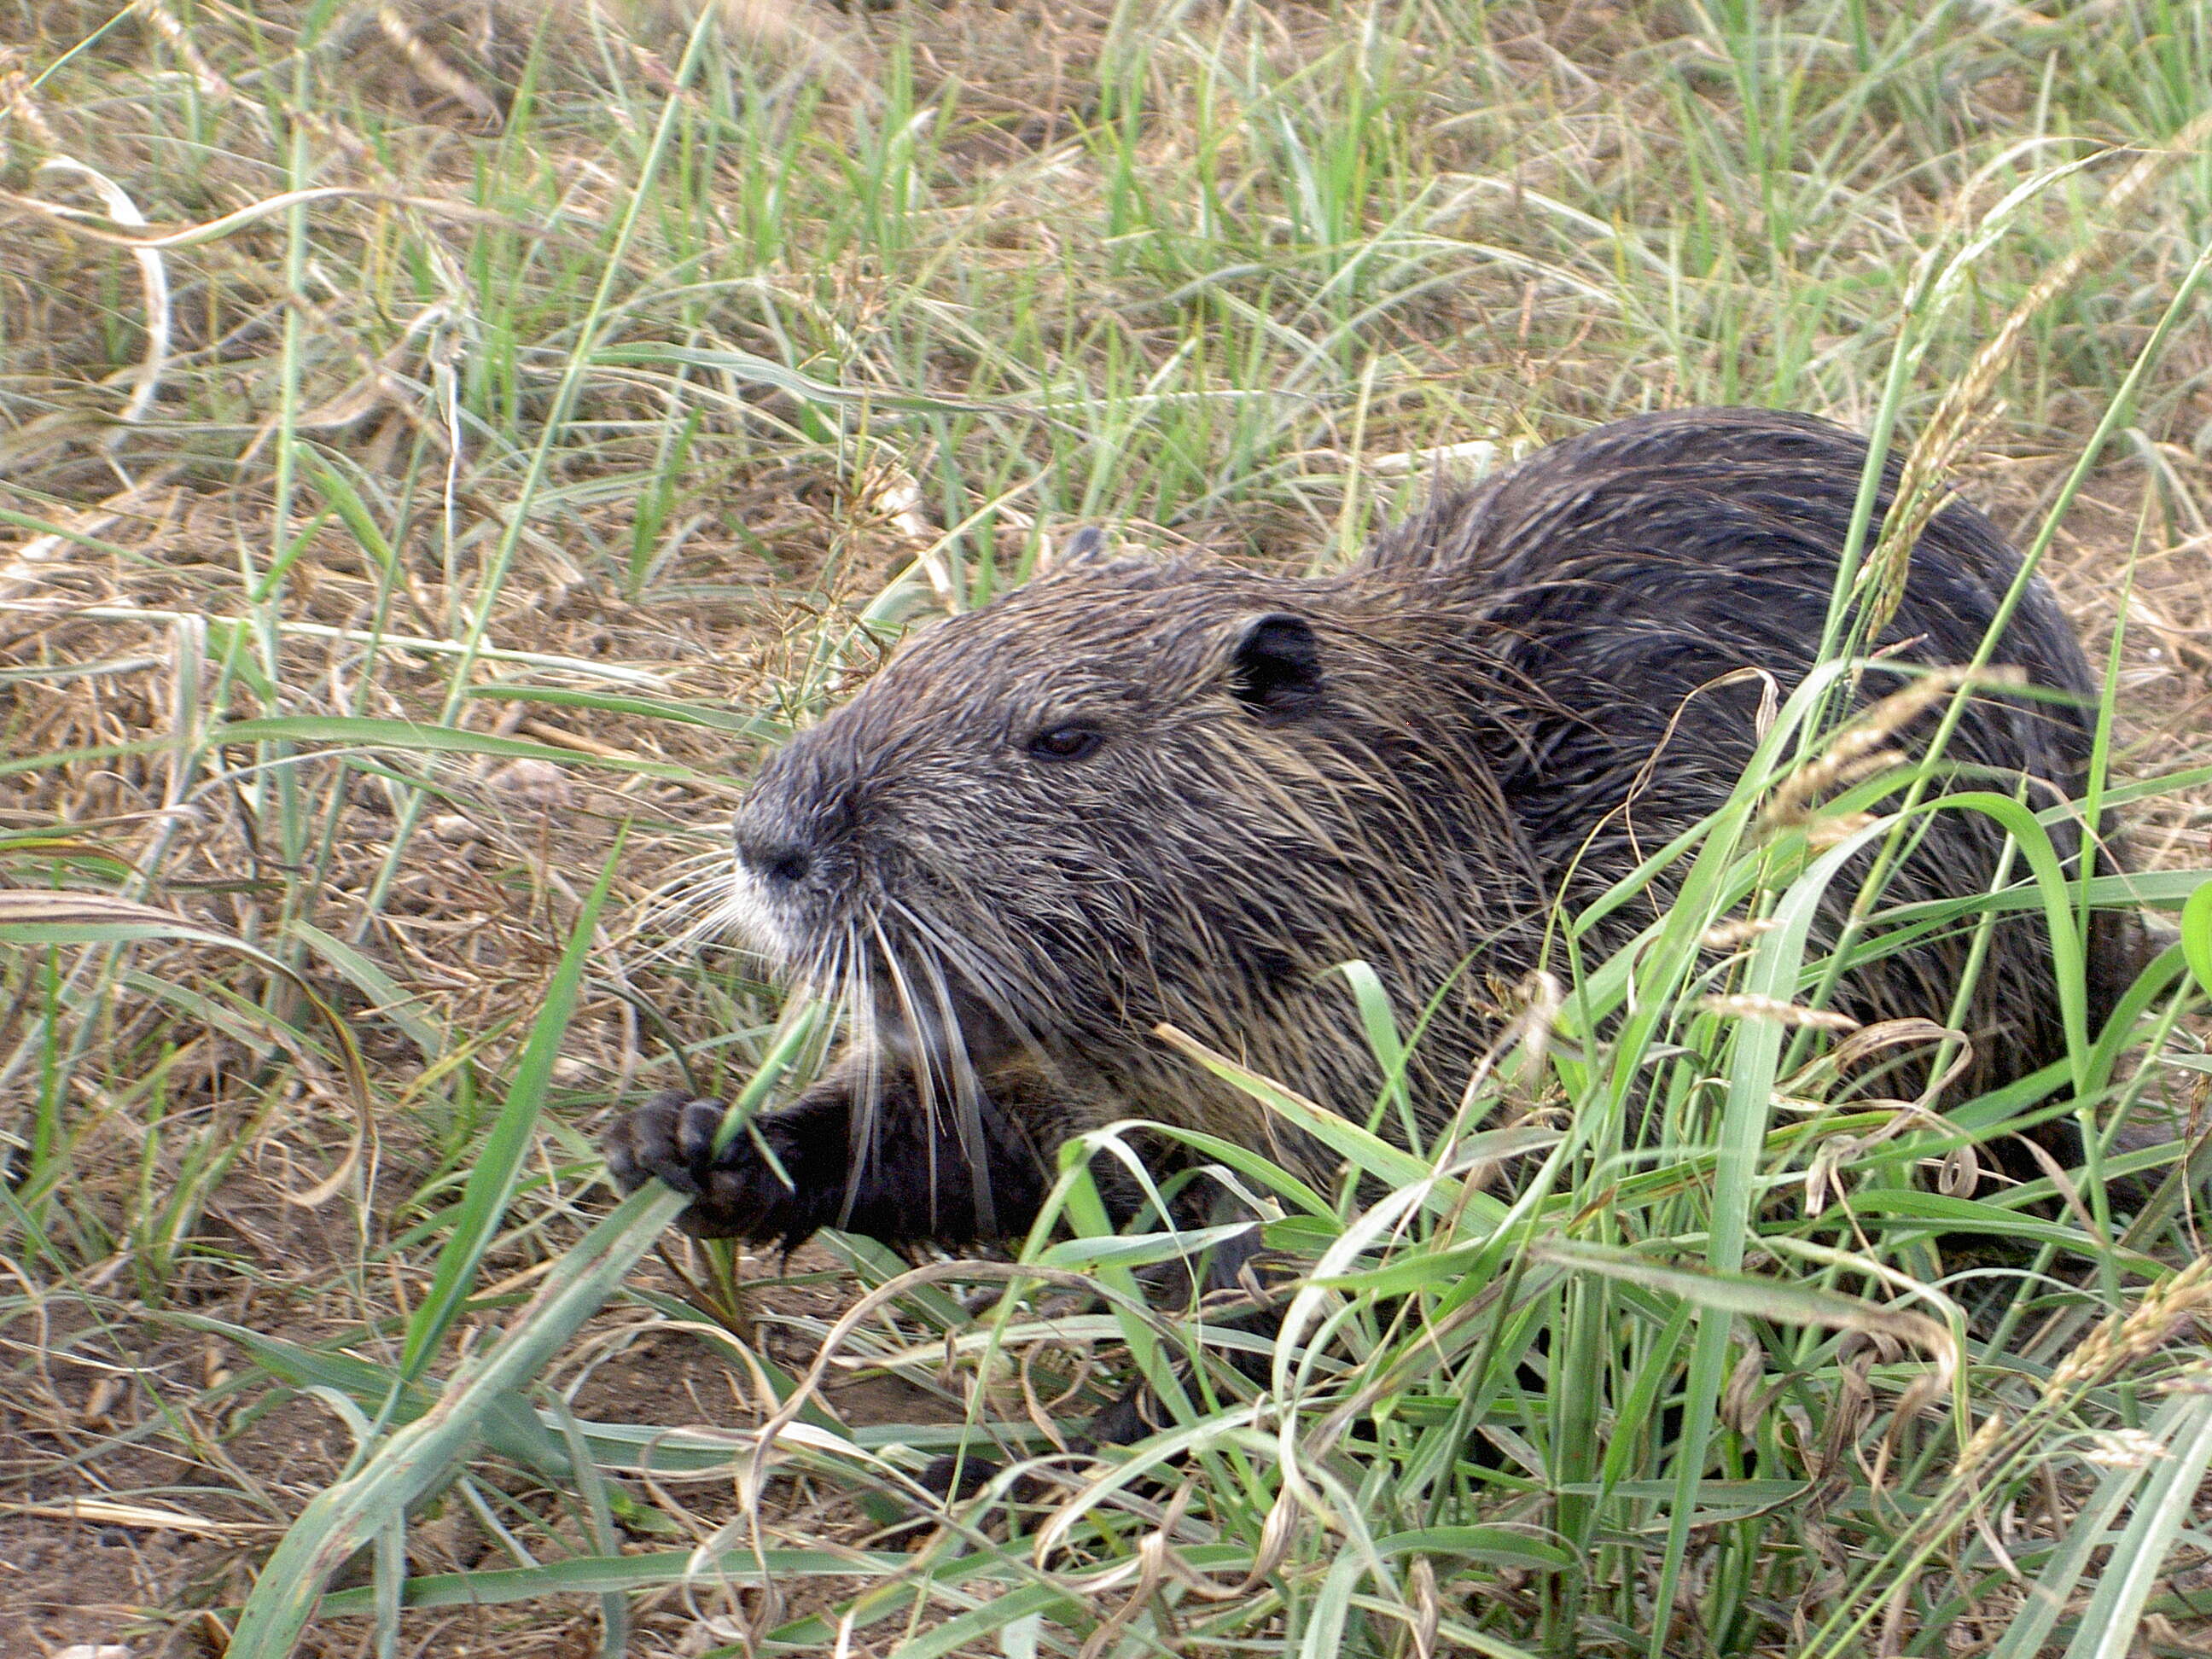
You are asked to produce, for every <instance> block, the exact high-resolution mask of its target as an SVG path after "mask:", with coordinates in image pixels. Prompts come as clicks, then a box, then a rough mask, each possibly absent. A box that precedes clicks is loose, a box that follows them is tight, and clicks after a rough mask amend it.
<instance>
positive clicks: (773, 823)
mask: <svg viewBox="0 0 2212 1659" xmlns="http://www.w3.org/2000/svg"><path fill="white" fill-rule="evenodd" d="M1347 592H1348V590H1347V589H1346V586H1345V585H1344V584H1343V583H1341V582H1338V581H1311V582H1301V581H1287V580H1270V579H1267V578H1265V577H1261V576H1258V575H1255V574H1251V573H1249V572H1245V571H1241V570H1237V569H1233V568H1225V567H1218V566H1212V565H1207V564H1202V563H1198V562H1190V561H1178V562H1166V563H1149V562H1133V561H1127V560H1109V559H1101V558H1091V559H1086V560H1082V561H1079V562H1075V563H1073V565H1071V566H1068V567H1066V568H1061V569H1059V570H1056V571H1054V573H1052V574H1048V575H1046V576H1043V577H1041V578H1039V579H1038V580H1035V581H1033V582H1031V583H1030V584H1029V585H1028V586H1024V587H1023V588H1021V589H1019V590H1018V591H1016V592H1012V593H1011V594H1009V595H1007V596H1006V597H1005V598H1003V599H1000V600H998V601H997V602H995V603H994V604H992V605H987V606H986V607H985V608H983V609H982V610H980V611H975V612H972V613H969V614H968V615H964V616H961V617H954V618H951V619H950V620H948V621H946V622H944V623H939V624H938V625H937V626H935V627H934V628H932V629H928V630H927V631H926V632H925V633H923V634H922V635H920V636H919V637H918V638H916V639H915V641H913V642H912V643H911V644H909V645H908V647H906V648H905V649H903V650H902V651H901V652H900V653H897V654H896V656H895V657H894V658H893V659H892V660H891V661H890V663H889V664H888V665H886V666H885V667H884V669H883V670H882V671H879V672H878V674H877V675H876V676H875V677H874V678H872V679H871V680H870V681H869V683H868V684H866V686H865V687H863V688H862V689H861V690H860V693H859V694H858V695H857V696H854V698H853V700H852V701H851V702H849V703H848V704H847V705H846V706H845V707H844V708H841V709H840V710H838V711H837V712H836V713H835V714H832V715H830V716H829V718H828V719H826V720H823V722H822V723H821V724H820V725H819V726H815V727H814V728H812V729H811V730H810V731H808V732H805V733H803V734H802V735H800V736H799V737H798V738H794V739H793V741H792V742H791V743H789V744H787V745H786V746H785V747H784V748H783V749H782V750H780V751H779V752H778V753H776V754H775V756H774V757H771V759H770V760H769V763H767V765H766V766H765V767H764V768H763V770H762V772H761V774H760V775H759V778H758V780H757V782H756V784H755V785H754V787H753V789H752V792H751V793H750V795H749V797H748V798H747V800H746V802H745V804H744V807H743V809H742V810H741V811H740V812H739V813H738V818H737V822H736V826H735V845H736V852H737V871H736V878H735V889H736V902H735V904H734V906H733V909H734V911H735V912H736V914H738V915H739V916H740V918H741V919H742V921H744V924H745V925H746V927H747V929H748V931H749V932H750V933H752V934H753V936H754V938H755V939H756V941H757V943H758V944H760V945H762V946H763V948H764V949H765V950H767V951H769V954H771V955H772V956H773V957H776V958H777V959H778V960H779V961H780V963H781V965H782V966H783V967H784V968H785V969H786V970H787V971H788V972H789V973H790V974H791V975H793V977H794V978H795V979H797V980H799V981H803V982H805V983H807V984H809V985H811V987H814V988H816V989H817V990H820V991H822V992H823V993H826V994H832V995H836V996H840V997H842V999H843V1000H844V1001H845V1002H846V1004H847V1006H848V1010H849V1012H851V1014H852V1016H853V1018H854V1027H855V1035H856V1037H857V1039H858V1040H859V1041H860V1042H862V1043H863V1044H866V1045H868V1046H870V1047H872V1048H877V1049H879V1050H883V1051H887V1052H889V1053H891V1054H896V1056H898V1057H899V1058H901V1059H902V1060H905V1061H907V1062H908V1063H909V1064H912V1063H927V1064H929V1065H930V1066H932V1067H933V1069H935V1070H937V1071H939V1073H940V1075H945V1076H948V1077H950V1076H951V1075H952V1074H953V1073H957V1072H958V1071H959V1070H960V1069H961V1068H964V1067H969V1066H972V1067H974V1068H975V1069H976V1070H977V1071H985V1070H987V1069H988V1068H989V1067H990V1066H992V1065H994V1063H996V1062H997V1061H999V1060H1001V1059H1004V1058H1006V1057H1008V1056H1010V1055H1011V1054H1013V1053H1015V1052H1016V1051H1032V1052H1035V1053H1037V1054H1042V1055H1044V1056H1045V1057H1047V1058H1048V1059H1049V1060H1052V1061H1054V1063H1055V1064H1057V1065H1060V1066H1086V1067H1089V1068H1091V1069H1092V1070H1094V1071H1103V1072H1104V1073H1108V1074H1109V1075H1113V1074H1115V1073H1124V1074H1126V1073H1127V1071H1128V1070H1129V1068H1130V1066H1131V1065H1133V1063H1134V1061H1133V1056H1134V1055H1135V1054H1138V1053H1139V1052H1141V1051H1146V1050H1149V1049H1151V1048H1152V1040H1151V1036H1150V1033H1151V1031H1152V1027H1153V1026H1154V1024H1157V1023H1158V1022H1159V1021H1162V1020H1168V1021H1172V1022H1174V1023H1176V1024H1181V1025H1184V1026H1186V1027H1187V1028H1189V1029H1193V1030H1197V1031H1200V1033H1202V1034H1205V1035H1206V1036H1209V1037H1211V1038H1212V1039H1214V1040H1217V1041H1231V1042H1237V1044H1239V1045H1240V1046H1241V1047H1242V1048H1243V1050H1244V1051H1245V1052H1246V1053H1248V1054H1252V1055H1253V1057H1254V1058H1255V1060H1257V1059H1259V1058H1261V1055H1262V1054H1265V1053H1266V1052H1267V1050H1268V1048H1270V1046H1271V1045H1270V1043H1269V1042H1268V1041H1267V1036H1268V1033H1269V1032H1270V1031H1271V1030H1273V1031H1278V1032H1279V1033H1280V1032H1281V1031H1282V1028H1285V1027H1286V1026H1290V1025H1295V1024H1297V1021H1296V1020H1295V1019H1289V1020H1286V1018H1285V1012H1284V1009H1285V1005H1286V1004H1288V1003H1290V1002H1292V1001H1296V1000H1310V998H1311V997H1312V996H1313V994H1314V987H1315V980H1316V975H1320V974H1321V973H1322V972H1323V971H1324V970H1326V969H1328V968H1329V967H1331V966H1333V965H1334V964H1335V963H1338V962H1340V961H1343V960H1345V959H1346V958H1348V957H1365V958H1367V959H1369V960H1370V961H1374V962H1376V963H1377V965H1378V966H1383V965H1386V963H1388V962H1389V959H1390V958H1391V957H1394V956H1396V957H1410V956H1411V955H1413V954H1418V955H1419V957H1420V960H1421V962H1422V963H1423V964H1424V965H1425V967H1433V966H1435V964H1436V963H1437V960H1438V959H1439V958H1438V951H1437V949H1427V950H1425V951H1419V952H1418V953H1416V952H1412V951H1408V950H1407V948H1406V947H1407V939H1408V938H1409V937H1415V936H1418V938H1419V940H1420V941H1421V942H1423V943H1425V944H1426V945H1438V944H1439V941H1438V940H1437V938H1436V935H1437V933H1439V932H1440V931H1442V930H1443V929H1445V928H1447V927H1449V923H1448V922H1446V921H1441V920H1439V919H1438V917H1439V916H1440V915H1443V913H1444V912H1443V907H1445V906H1449V905H1450V904H1452V903H1454V902H1456V901H1458V900H1459V899H1461V898H1463V896H1464V895H1465V891H1466V887H1467V884H1466V880H1465V878H1464V877H1465V872H1464V864H1465V860H1463V859H1461V858H1460V857H1459V854H1460V852H1461V851H1462V848H1460V847H1459V846H1458V845H1456V843H1458V842H1462V840H1464V838H1463V837H1461V836H1456V835H1450V836H1447V835H1445V834H1443V833H1442V832H1441V831H1440V829H1439V826H1438V824H1437V821H1436V810H1435V809H1436V806H1437V801H1438V800H1439V799H1443V798H1444V797H1448V796H1452V797H1456V802H1457V804H1456V805H1455V806H1453V808H1452V811H1455V812H1458V813H1463V812H1464V811H1465V810H1466V808H1467V805H1468V799H1469V795H1470V791H1472V793H1474V794H1477V795H1479V794H1480V793H1483V792H1482V791H1481V789H1480V787H1479V785H1478V784H1476V783H1474V781H1471V780H1469V779H1468V778H1467V777H1464V776H1462V775H1457V774H1458V772H1460V771H1462V770H1463V769H1464V767H1465V764H1466V747H1467V746H1466V744H1465V743H1464V742H1463V741H1460V742H1456V743H1455V742H1452V741H1449V740H1441V741H1439V740H1436V739H1437V734H1436V733H1434V732H1426V731H1424V730H1422V729H1420V726H1421V721H1420V720H1419V719H1416V718H1413V717H1412V716H1410V715H1408V714H1407V711H1406V709H1405V708H1398V707H1395V706H1394V705H1395V704H1399V703H1403V704H1407V705H1408V706H1410V707H1413V708H1425V709H1428V710H1431V711H1434V710H1436V709H1437V708H1443V707H1447V706H1449V703H1450V702H1451V701H1452V700H1451V698H1450V697H1449V695H1448V694H1440V689H1439V688H1438V687H1437V686H1436V685H1435V684H1433V683H1431V684H1426V685H1424V686H1420V687H1416V688H1413V692H1412V695H1411V696H1408V695H1407V690H1408V688H1407V678H1408V671H1407V666H1406V665H1404V664H1403V663H1401V662H1399V661H1397V660H1396V659H1395V655H1394V652H1393V649H1392V647H1391V644H1390V638H1389V629H1388V627H1387V626H1384V625H1381V624H1379V623H1378V622H1377V619H1376V617H1374V616H1372V615H1368V616H1364V617H1363V616H1362V615H1360V614H1358V613H1359V611H1360V607H1359V606H1358V605H1357V604H1356V603H1355V604H1350V605H1347V603H1346V600H1347ZM1434 654H1435V653H1430V655H1431V658H1433V656H1434ZM1427 667H1428V670H1429V673H1430V677H1431V681H1432V679H1433V674H1434V662H1433V661H1431V662H1429V663H1428V664H1427ZM1415 678H1418V676H1415ZM1476 839H1478V840H1479V839H1480V837H1478V838H1476ZM1447 842H1452V843H1455V844H1454V845H1452V846H1449V847H1448V846H1447V845H1446V843H1447ZM1409 917H1411V918H1412V919H1413V925H1412V933H1411V934H1410V935H1409V933H1408V932H1407V926H1406V924H1407V920H1408V918H1409ZM1442 945H1443V956H1442V957H1441V960H1442V963H1443V965H1442V967H1441V968H1440V969H1437V971H1438V972H1439V973H1440V974H1442V973H1448V972H1449V969H1450V966H1451V960H1452V956H1453V954H1454V953H1455V951H1457V950H1458V949H1459V948H1460V947H1459V946H1458V945H1457V943H1456V940H1449V941H1443V942H1442ZM1434 988H1435V981H1431V983H1430V984H1428V985H1426V986H1424V987H1420V989H1421V990H1422V991H1424V992H1425V991H1428V990H1433V989H1434ZM1340 995H1341V994H1340ZM1349 1009H1350V1004H1349V1000H1348V999H1346V1012H1349ZM1288 1035H1289V1036H1291V1037H1292V1038H1293V1039H1294V1040H1295V1043H1307V1044H1310V1043H1311V1042H1313V1041H1314V1040H1315V1037H1314V1034H1313V1033H1312V1032H1310V1031H1292V1032H1289V1033H1288ZM1274 1046H1279V1045H1274ZM1294 1046H1295V1045H1294Z"/></svg>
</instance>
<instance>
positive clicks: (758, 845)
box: [737, 829, 814, 886]
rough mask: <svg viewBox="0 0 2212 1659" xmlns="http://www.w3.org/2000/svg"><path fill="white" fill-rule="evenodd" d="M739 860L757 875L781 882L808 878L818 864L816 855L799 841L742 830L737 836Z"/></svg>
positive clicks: (797, 881)
mask: <svg viewBox="0 0 2212 1659" xmlns="http://www.w3.org/2000/svg"><path fill="white" fill-rule="evenodd" d="M737 844H738V862H739V863H740V864H742V865H744V866H745V867H746V868H747V869H748V870H750V871H751V872H753V873H754V874H755V875H757V876H759V877H761V878H763V879H764V880H767V881H772V882H775V883H776V884H778V885H780V886H796V885H797V884H799V883H800V882H802V881H805V879H806V878H807V875H808V873H809V872H811V871H812V870H813V868H814V855H813V854H811V853H810V852H808V851H807V850H806V848H805V847H804V846H803V845H801V844H800V843H799V842H795V841H790V840H787V839H785V838H784V837H782V836H764V835H759V834H755V833H749V832H747V831H745V830H743V829H740V830H739V831H738V836H737Z"/></svg>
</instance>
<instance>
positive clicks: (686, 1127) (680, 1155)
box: [603, 1089, 763, 1238]
mask: <svg viewBox="0 0 2212 1659" xmlns="http://www.w3.org/2000/svg"><path fill="white" fill-rule="evenodd" d="M723 1110H724V1108H723V1106H722V1103H720V1101H715V1100H696V1099H694V1098H693V1097H690V1095H687V1094H685V1093H684V1091H681V1090H675V1089H671V1090H668V1091H664V1092H663V1093H660V1094H657V1095H655V1096H653V1097H652V1098H651V1099H650V1100H647V1102H646V1103H644V1104H643V1105H642V1106H640V1107H639V1108H637V1109H636V1110H635V1111H633V1112H629V1113H626V1114H625V1115H623V1116H622V1117H620V1118H618V1119H617V1120H616V1121H615V1123H614V1124H613V1126H612V1127H610V1128H609V1129H608V1131H607V1133H606V1136H605V1140H604V1142H603V1145H604V1148H605V1152H606V1158H607V1172H608V1173H609V1174H610V1175H611V1176H614V1178H615V1182H616V1184H617V1185H618V1186H620V1187H621V1188H622V1189H623V1191H624V1192H625V1193H634V1192H635V1191H636V1190H637V1189H638V1188H641V1187H642V1186H644V1185H645V1183H646V1182H648V1181H651V1180H653V1179H655V1178H656V1177H657V1178H658V1179H659V1180H661V1181H664V1182H666V1183H667V1184H668V1185H669V1186H671V1187H673V1188H675V1189H676V1190H677V1191H678V1192H679V1193H682V1194H684V1196H686V1197H687V1198H689V1199H690V1200H691V1207H690V1209H688V1210H686V1211H684V1213H683V1214H682V1215H680V1216H678V1218H676V1225H678V1226H679V1227H681V1228H683V1229H684V1231H685V1232H687V1233H691V1234H694V1235H696V1237H701V1238H733V1237H748V1236H757V1228H758V1226H759V1224H760V1223H761V1221H762V1220H763V1217H762V1216H760V1215H759V1214H758V1213H751V1214H748V1213H747V1211H748V1210H749V1209H753V1208H756V1207H757V1206H749V1205H747V1204H746V1202H745V1191H744V1189H745V1188H747V1186H748V1185H749V1184H750V1183H748V1182H745V1181H744V1179H743V1178H742V1176H741V1175H740V1173H739V1170H738V1168H736V1167H734V1166H736V1165H738V1164H750V1163H752V1162H754V1161H756V1160H755V1155H754V1153H753V1151H752V1148H751V1147H750V1146H749V1145H748V1144H747V1143H746V1141H745V1139H744V1137H743V1136H742V1135H741V1136H739V1137H738V1139H737V1140H736V1141H735V1142H733V1143H732V1145H731V1146H729V1147H728V1148H727V1149H726V1151H725V1152H723V1154H722V1157H721V1158H720V1160H719V1161H718V1160H717V1159H716V1158H715V1156H714V1137H715V1135H716V1134H717V1133H719V1132H720V1129H721V1127H722V1115H723Z"/></svg>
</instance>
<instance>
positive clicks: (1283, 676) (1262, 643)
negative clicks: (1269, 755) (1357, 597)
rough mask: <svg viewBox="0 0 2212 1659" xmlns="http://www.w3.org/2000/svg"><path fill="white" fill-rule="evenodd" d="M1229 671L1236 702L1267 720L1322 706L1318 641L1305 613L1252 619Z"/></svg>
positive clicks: (1283, 718)
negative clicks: (1301, 615)
mask: <svg viewBox="0 0 2212 1659" xmlns="http://www.w3.org/2000/svg"><path fill="white" fill-rule="evenodd" d="M1230 671H1231V675H1232V676H1233V686H1234V689H1235V691H1236V694H1237V701H1238V702H1242V703H1243V704H1245V705H1246V706H1247V707H1249V708H1251V709H1252V710H1253V711H1254V712H1255V714H1259V715H1260V717H1261V719H1263V720H1267V721H1268V722H1269V723H1270V724H1278V723H1280V722H1283V721H1286V720H1297V719H1300V718H1302V717H1303V716H1304V715H1307V714H1311V713H1312V712H1313V711H1314V710H1315V709H1316V708H1320V707H1321V700H1322V672H1321V641H1319V640H1317V639H1316V638H1315V637H1314V631H1313V628H1312V626H1311V625H1310V623H1308V622H1307V621H1306V619H1305V618H1304V617H1291V616H1285V615H1283V614H1282V613H1280V612H1276V613H1274V614H1272V615H1269V616H1265V617H1256V618H1255V619H1254V620H1253V621H1252V622H1251V623H1249V624H1248V625H1247V626H1246V628H1245V629H1244V634H1243V637H1242V638H1241V639H1239V640H1238V641H1237V648H1236V650H1235V652H1233V653H1231V657H1230Z"/></svg>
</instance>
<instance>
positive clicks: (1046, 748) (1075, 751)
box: [1030, 720, 1106, 760]
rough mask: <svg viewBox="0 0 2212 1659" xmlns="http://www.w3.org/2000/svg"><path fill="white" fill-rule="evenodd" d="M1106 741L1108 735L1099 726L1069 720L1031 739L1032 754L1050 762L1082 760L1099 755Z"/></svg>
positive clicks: (1045, 729)
mask: <svg viewBox="0 0 2212 1659" xmlns="http://www.w3.org/2000/svg"><path fill="white" fill-rule="evenodd" d="M1105 741H1106V734H1105V733H1104V732H1101V731H1100V730H1099V729H1098V728H1097V726H1085V725H1084V724H1083V722H1082V721H1080V720H1069V721H1067V722H1066V723H1065V724H1063V725H1060V726H1046V727H1045V728H1044V730H1043V731H1042V732H1038V733H1037V734H1036V736H1035V737H1033V738H1030V753H1031V754H1032V755H1042V756H1043V757H1045V758H1046V759H1048V760H1081V759H1082V758H1083V757H1085V756H1086V755H1095V754H1097V752H1098V745H1099V744H1103V743H1104V742H1105Z"/></svg>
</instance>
